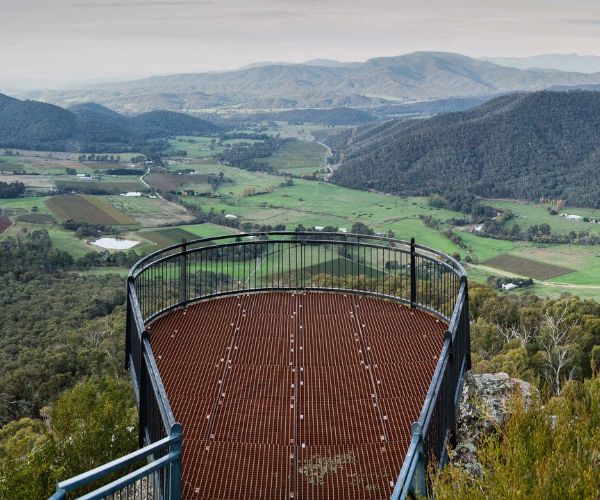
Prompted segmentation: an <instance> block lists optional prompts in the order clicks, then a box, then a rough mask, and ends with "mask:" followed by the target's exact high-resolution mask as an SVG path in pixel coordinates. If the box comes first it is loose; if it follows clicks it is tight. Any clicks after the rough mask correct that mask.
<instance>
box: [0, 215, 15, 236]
mask: <svg viewBox="0 0 600 500" xmlns="http://www.w3.org/2000/svg"><path fill="white" fill-rule="evenodd" d="M11 225H12V222H11V221H10V219H9V218H8V217H4V216H0V234H2V233H3V232H4V231H6V230H7V229H8V228H9V227H10V226H11Z"/></svg>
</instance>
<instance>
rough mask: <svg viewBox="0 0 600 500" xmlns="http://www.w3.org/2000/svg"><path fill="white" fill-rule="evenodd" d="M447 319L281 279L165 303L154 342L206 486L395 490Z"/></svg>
mask: <svg viewBox="0 0 600 500" xmlns="http://www.w3.org/2000/svg"><path fill="white" fill-rule="evenodd" d="M446 327H447V325H446V324H445V323H443V322H440V321H439V320H437V319H436V318H435V317H433V316H431V315H429V314H426V313H424V312H422V311H418V310H411V309H410V308H408V307H406V306H403V305H400V304H397V303H394V302H391V301H386V300H381V299H377V298H369V297H363V296H360V295H351V294H346V295H342V294H337V293H318V292H307V293H285V292H273V293H271V292H269V293H259V294H247V295H240V296H231V297H225V298H220V299H214V300H209V301H206V302H201V303H199V304H196V305H193V306H190V307H189V308H187V309H185V310H179V311H175V312H172V313H169V314H167V315H166V316H164V317H162V318H159V319H158V320H156V321H155V322H154V323H153V324H152V325H151V327H150V329H149V331H150V341H151V344H152V350H153V352H154V355H155V357H156V361H157V364H158V368H159V371H160V374H161V377H162V379H163V382H164V385H165V389H166V391H167V395H168V397H169V401H170V403H171V406H172V408H173V412H174V414H175V418H176V419H177V421H179V422H180V423H181V424H182V425H183V430H184V434H183V439H184V440H183V482H184V486H183V491H184V497H185V498H194V499H196V498H197V499H211V500H215V499H223V500H225V499H226V500H230V499H238V498H239V499H241V498H244V499H247V498H253V499H258V498H263V499H307V498H319V499H321V498H322V499H353V500H354V499H361V498H389V495H390V493H391V492H392V490H393V486H394V484H395V482H396V478H397V476H398V473H399V472H400V468H401V466H402V462H403V460H404V455H405V453H406V450H407V448H408V444H409V442H410V426H411V423H412V422H414V421H415V420H417V419H418V416H419V412H420V410H421V407H422V405H423V401H424V399H425V395H426V393H427V389H428V387H429V383H430V381H431V378H432V376H433V372H434V370H435V365H436V362H437V359H438V357H439V355H440V353H441V349H442V344H443V332H444V330H445V329H446Z"/></svg>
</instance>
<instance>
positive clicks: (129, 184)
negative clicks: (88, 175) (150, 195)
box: [55, 177, 148, 194]
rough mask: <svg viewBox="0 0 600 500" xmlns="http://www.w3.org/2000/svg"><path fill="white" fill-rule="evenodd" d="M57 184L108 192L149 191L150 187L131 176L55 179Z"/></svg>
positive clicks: (67, 187)
mask: <svg viewBox="0 0 600 500" xmlns="http://www.w3.org/2000/svg"><path fill="white" fill-rule="evenodd" d="M55 182H56V186H57V187H58V188H60V189H69V190H72V191H75V192H81V191H83V192H85V190H87V189H90V188H94V189H98V190H102V191H105V192H107V193H112V194H119V193H126V192H129V191H148V188H147V187H146V186H145V185H144V184H142V183H141V182H140V181H139V180H138V179H137V178H135V177H131V178H129V180H93V181H76V180H62V179H60V178H58V179H55Z"/></svg>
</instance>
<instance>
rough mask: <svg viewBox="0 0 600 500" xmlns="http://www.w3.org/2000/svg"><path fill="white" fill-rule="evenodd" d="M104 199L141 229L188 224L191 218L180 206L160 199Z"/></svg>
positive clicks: (119, 197)
mask: <svg viewBox="0 0 600 500" xmlns="http://www.w3.org/2000/svg"><path fill="white" fill-rule="evenodd" d="M104 199H105V200H107V201H108V202H109V203H110V204H111V205H112V206H113V207H115V208H116V209H118V210H120V211H121V212H124V213H125V214H127V215H128V216H129V217H131V218H132V219H134V220H135V221H136V222H137V223H138V224H139V225H140V226H142V227H158V226H164V225H165V224H177V223H183V222H189V221H190V220H192V218H193V217H192V216H191V215H190V214H189V213H188V212H187V211H186V210H185V208H183V207H182V206H180V205H177V204H175V203H171V202H170V201H166V200H162V199H160V198H147V197H139V198H138V197H127V196H105V197H104Z"/></svg>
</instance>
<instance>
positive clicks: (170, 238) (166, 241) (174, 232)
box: [138, 227, 195, 247]
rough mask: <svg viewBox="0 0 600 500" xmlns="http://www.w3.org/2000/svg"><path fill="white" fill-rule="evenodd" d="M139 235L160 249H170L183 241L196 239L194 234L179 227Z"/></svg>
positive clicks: (142, 232) (143, 232)
mask: <svg viewBox="0 0 600 500" xmlns="http://www.w3.org/2000/svg"><path fill="white" fill-rule="evenodd" d="M138 234H139V235H140V236H141V237H143V238H145V239H147V240H149V241H151V242H152V243H155V244H156V245H158V246H159V247H168V246H169V245H175V244H176V243H181V241H182V240H193V239H195V235H194V234H192V233H190V232H188V231H186V230H185V229H181V228H179V227H169V228H166V229H155V230H153V231H141V232H139V233H138Z"/></svg>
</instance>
